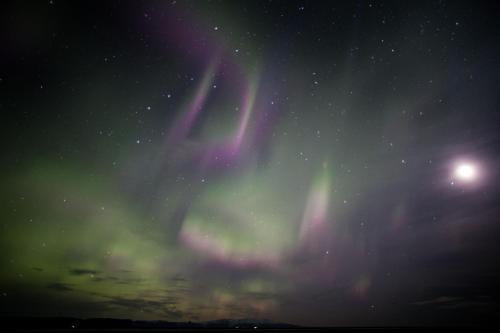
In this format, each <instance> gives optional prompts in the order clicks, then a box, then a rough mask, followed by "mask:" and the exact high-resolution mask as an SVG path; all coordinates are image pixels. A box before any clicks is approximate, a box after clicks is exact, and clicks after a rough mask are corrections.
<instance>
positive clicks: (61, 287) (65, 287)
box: [47, 282, 74, 291]
mask: <svg viewBox="0 0 500 333" xmlns="http://www.w3.org/2000/svg"><path fill="white" fill-rule="evenodd" d="M47 288H48V289H52V290H57V291H72V290H74V289H73V287H72V286H71V285H70V284H67V283H60V282H55V283H51V284H49V285H48V286H47Z"/></svg>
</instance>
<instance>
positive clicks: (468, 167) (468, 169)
mask: <svg viewBox="0 0 500 333" xmlns="http://www.w3.org/2000/svg"><path fill="white" fill-rule="evenodd" d="M455 176H456V177H457V178H458V179H460V180H464V181H472V180H474V179H475V178H476V176H477V170H476V167H475V166H474V165H472V164H465V163H464V164H460V165H458V166H457V168H456V169H455Z"/></svg>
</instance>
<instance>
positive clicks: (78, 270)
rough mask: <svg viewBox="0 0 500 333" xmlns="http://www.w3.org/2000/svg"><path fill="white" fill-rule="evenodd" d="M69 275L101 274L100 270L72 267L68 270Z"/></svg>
mask: <svg viewBox="0 0 500 333" xmlns="http://www.w3.org/2000/svg"><path fill="white" fill-rule="evenodd" d="M69 273H70V274H71V275H77V276H79V275H98V274H101V272H100V271H96V270H93V269H85V268H73V269H70V270H69Z"/></svg>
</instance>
